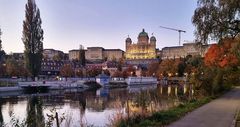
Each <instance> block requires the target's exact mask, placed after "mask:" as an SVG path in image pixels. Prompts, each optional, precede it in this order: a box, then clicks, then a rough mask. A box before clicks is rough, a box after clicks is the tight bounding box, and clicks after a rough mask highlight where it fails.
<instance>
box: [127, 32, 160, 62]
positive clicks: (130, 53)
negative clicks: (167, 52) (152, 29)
mask: <svg viewBox="0 0 240 127" xmlns="http://www.w3.org/2000/svg"><path fill="white" fill-rule="evenodd" d="M125 42H126V53H125V57H126V59H129V60H131V59H155V58H156V38H155V37H154V36H152V37H151V38H150V40H149V37H148V33H146V32H145V30H144V29H143V30H142V32H140V33H139V35H138V41H137V43H133V42H132V40H131V38H130V37H128V38H127V39H126V41H125Z"/></svg>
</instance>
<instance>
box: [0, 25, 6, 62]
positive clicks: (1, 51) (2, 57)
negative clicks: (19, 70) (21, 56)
mask: <svg viewBox="0 0 240 127" xmlns="http://www.w3.org/2000/svg"><path fill="white" fill-rule="evenodd" d="M1 35H2V31H1V28H0V64H1V62H2V61H3V59H4V56H5V54H6V53H5V52H4V50H3V48H2V40H1ZM0 66H1V65H0Z"/></svg>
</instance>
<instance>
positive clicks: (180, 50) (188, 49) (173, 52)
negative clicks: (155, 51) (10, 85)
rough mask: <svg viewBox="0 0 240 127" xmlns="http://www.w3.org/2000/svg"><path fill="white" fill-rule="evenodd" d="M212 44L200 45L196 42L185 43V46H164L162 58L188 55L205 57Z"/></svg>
mask: <svg viewBox="0 0 240 127" xmlns="http://www.w3.org/2000/svg"><path fill="white" fill-rule="evenodd" d="M210 46H211V45H202V46H198V45H197V44H196V43H185V44H183V46H175V47H164V48H162V51H161V58H162V59H174V58H185V57H186V56H188V55H191V56H196V55H200V56H202V57H204V55H205V54H206V52H207V50H208V48H209V47H210Z"/></svg>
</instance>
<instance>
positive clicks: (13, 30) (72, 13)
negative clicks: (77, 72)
mask: <svg viewBox="0 0 240 127" xmlns="http://www.w3.org/2000/svg"><path fill="white" fill-rule="evenodd" d="M26 3H27V0H0V28H1V29H2V32H3V35H2V37H1V38H2V41H3V42H2V45H3V48H4V50H5V51H6V52H7V53H10V52H23V50H24V45H23V43H22V40H21V37H22V23H23V20H24V19H25V4H26ZM36 4H37V6H38V8H39V9H40V12H41V18H42V22H43V23H42V28H43V30H44V48H54V49H57V50H62V51H64V52H68V51H69V50H71V49H77V48H79V45H80V44H82V45H83V46H84V47H85V48H86V47H91V46H100V47H104V48H120V49H122V50H125V39H126V38H127V36H128V35H129V36H130V37H131V38H132V40H133V41H134V42H136V41H137V36H138V34H139V32H141V31H142V29H143V28H145V31H146V32H148V34H149V36H150V35H151V34H152V33H154V36H155V37H156V38H157V48H160V49H161V48H163V47H167V46H177V45H178V32H176V31H171V30H166V29H161V28H159V26H166V27H172V28H177V29H183V30H186V31H187V32H186V33H183V34H182V41H184V40H187V41H192V40H194V34H193V33H194V29H195V28H194V26H193V25H192V23H191V19H192V15H193V13H194V10H195V8H196V7H197V0H36Z"/></svg>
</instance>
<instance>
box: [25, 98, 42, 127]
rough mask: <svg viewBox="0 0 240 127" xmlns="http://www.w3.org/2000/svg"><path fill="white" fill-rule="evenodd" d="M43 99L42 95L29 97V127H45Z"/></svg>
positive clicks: (27, 120) (27, 122) (27, 121)
mask: <svg viewBox="0 0 240 127" xmlns="http://www.w3.org/2000/svg"><path fill="white" fill-rule="evenodd" d="M42 105H43V103H42V99H41V98H40V97H37V96H34V97H29V98H28V102H27V109H26V111H27V119H26V124H27V127H44V126H45V122H44V115H43V107H42Z"/></svg>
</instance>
